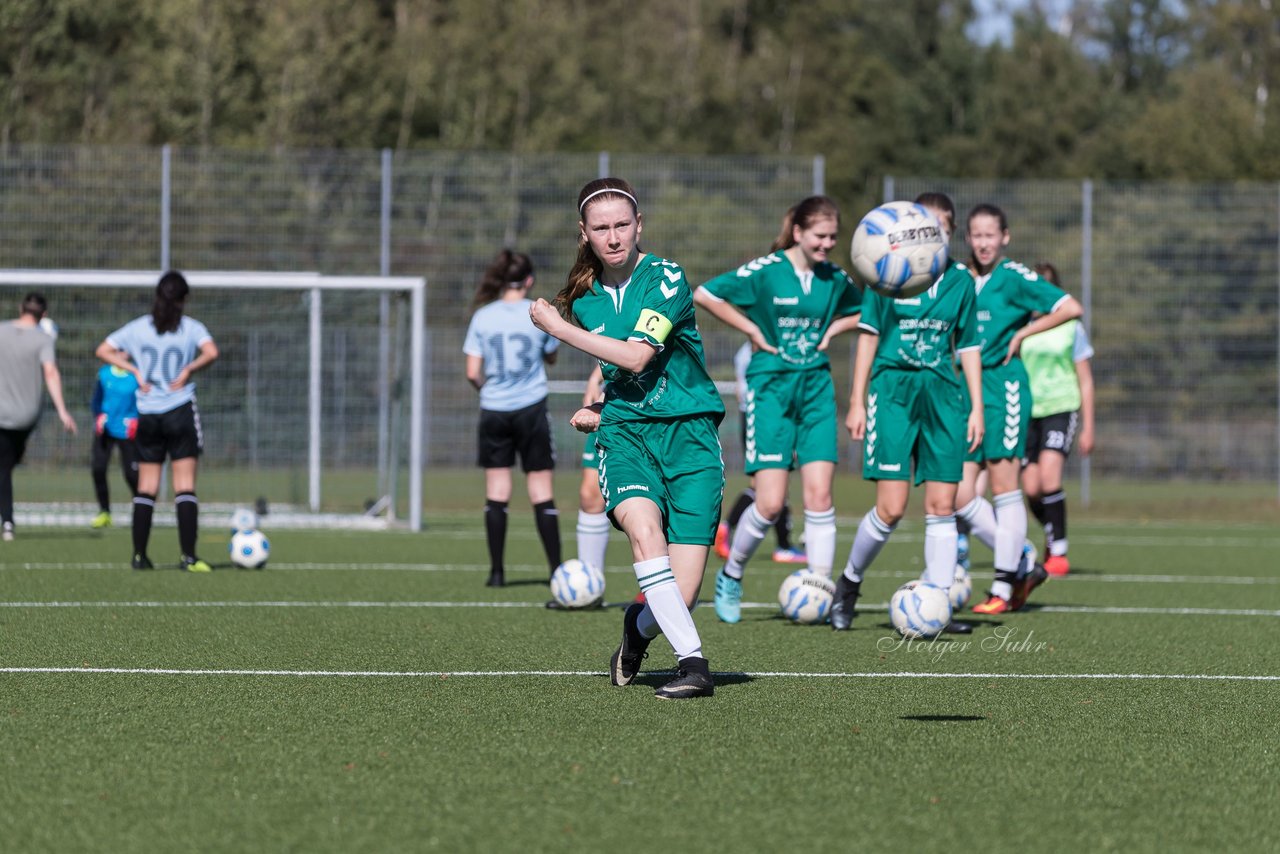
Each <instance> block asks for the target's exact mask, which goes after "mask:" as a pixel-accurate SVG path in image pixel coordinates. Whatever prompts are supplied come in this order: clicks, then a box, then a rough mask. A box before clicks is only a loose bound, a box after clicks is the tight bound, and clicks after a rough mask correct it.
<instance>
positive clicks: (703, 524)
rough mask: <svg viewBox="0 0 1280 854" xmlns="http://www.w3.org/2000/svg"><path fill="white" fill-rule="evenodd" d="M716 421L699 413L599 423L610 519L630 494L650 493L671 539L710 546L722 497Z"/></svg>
mask: <svg viewBox="0 0 1280 854" xmlns="http://www.w3.org/2000/svg"><path fill="white" fill-rule="evenodd" d="M717 420H718V419H717V418H715V417H714V416H711V415H696V416H692V417H689V418H684V419H673V420H670V421H621V422H618V421H615V422H612V423H609V424H601V425H600V429H599V430H598V431H596V451H597V453H598V455H599V459H600V465H599V467H598V469H597V470H598V471H599V473H600V475H599V476H600V492H601V494H602V495H603V496H604V501H605V510H606V512H608V514H609V518H610V520H613V511H614V508H616V507H617V506H618V505H619V504H621V503H622V502H623V501H626V500H627V499H628V498H637V497H643V498H648V499H649V500H650V501H652V502H653V503H654V504H657V505H658V510H659V511H661V513H662V524H663V528H664V529H665V532H666V537H667V542H668V543H682V544H688V545H697V546H709V545H711V543H712V542H713V541H714V540H715V535H716V526H717V525H718V524H719V523H720V502H721V500H722V499H723V498H724V460H723V459H722V458H721V455H720V433H719V431H718V430H717V429H716V421H717ZM617 526H618V525H617V522H616V521H614V527H617Z"/></svg>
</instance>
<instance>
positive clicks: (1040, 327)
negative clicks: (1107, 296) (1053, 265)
mask: <svg viewBox="0 0 1280 854" xmlns="http://www.w3.org/2000/svg"><path fill="white" fill-rule="evenodd" d="M1083 314H1084V307H1083V306H1081V305H1080V301H1079V300H1077V299H1076V298H1075V297H1073V296H1071V295H1067V296H1065V297H1063V298H1062V299H1060V300H1059V301H1058V304H1057V305H1055V306H1054V307H1053V311H1051V312H1049V313H1048V314H1046V315H1044V316H1043V317H1037V318H1036V319H1035V320H1033V321H1031V322H1030V323H1028V324H1027V325H1026V326H1024V327H1022V328H1021V329H1019V330H1018V331H1017V332H1015V333H1013V339H1012V340H1011V341H1010V342H1009V352H1008V353H1007V354H1006V355H1005V357H1004V362H1003V364H1006V365H1007V364H1009V362H1010V361H1011V360H1012V359H1013V357H1014V356H1016V355H1018V351H1019V350H1021V349H1022V342H1023V341H1024V340H1026V339H1027V338H1029V337H1030V336H1032V335H1035V334H1036V333H1037V332H1045V331H1046V330H1049V329H1052V328H1053V327H1055V326H1061V325H1062V324H1064V323H1066V322H1067V321H1068V320H1075V319H1076V318H1078V317H1080V316H1081V315H1083Z"/></svg>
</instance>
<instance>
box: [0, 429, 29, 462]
mask: <svg viewBox="0 0 1280 854" xmlns="http://www.w3.org/2000/svg"><path fill="white" fill-rule="evenodd" d="M35 429H36V428H35V425H34V424H33V425H31V426H30V427H26V428H24V429H22V430H12V429H10V428H8V427H0V465H5V466H8V467H9V468H13V467H14V466H16V465H17V464H18V463H20V462H22V456H23V454H25V453H26V452H27V439H28V438H30V436H31V432H32V431H33V430H35Z"/></svg>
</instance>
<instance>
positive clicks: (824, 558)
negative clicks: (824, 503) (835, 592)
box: [804, 507, 836, 578]
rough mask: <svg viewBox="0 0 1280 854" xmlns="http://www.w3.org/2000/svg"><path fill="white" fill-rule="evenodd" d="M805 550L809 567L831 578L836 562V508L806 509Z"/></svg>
mask: <svg viewBox="0 0 1280 854" xmlns="http://www.w3.org/2000/svg"><path fill="white" fill-rule="evenodd" d="M804 551H805V555H806V556H807V558H808V560H809V569H810V570H812V571H813V572H816V573H818V574H819V575H821V576H823V577H825V578H830V577H831V567H832V566H833V565H834V564H835V562H836V509H835V508H834V507H832V508H831V509H830V510H818V511H813V510H806V511H804Z"/></svg>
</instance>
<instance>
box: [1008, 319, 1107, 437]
mask: <svg viewBox="0 0 1280 854" xmlns="http://www.w3.org/2000/svg"><path fill="white" fill-rule="evenodd" d="M1092 358H1093V347H1092V346H1091V345H1090V344H1089V336H1088V335H1087V334H1085V331H1084V326H1083V325H1082V324H1081V323H1080V321H1078V320H1068V321H1067V322H1066V323H1064V324H1062V325H1061V326H1055V327H1054V328H1053V329H1049V330H1046V331H1045V332H1041V333H1039V334H1038V335H1031V336H1029V337H1028V338H1027V339H1026V340H1024V341H1023V342H1022V362H1023V364H1024V365H1026V367H1027V379H1028V380H1029V381H1030V383H1031V401H1032V404H1031V417H1032V418H1045V417H1048V416H1050V415H1057V414H1058V413H1061V412H1075V411H1076V410H1077V409H1079V408H1080V404H1081V400H1082V399H1081V397H1080V378H1079V376H1077V374H1076V362H1083V361H1084V360H1086V359H1092Z"/></svg>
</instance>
